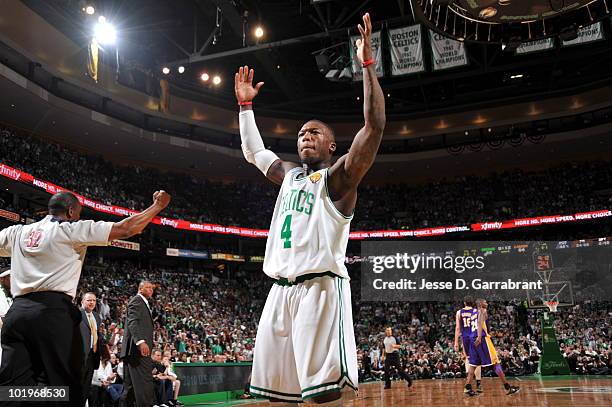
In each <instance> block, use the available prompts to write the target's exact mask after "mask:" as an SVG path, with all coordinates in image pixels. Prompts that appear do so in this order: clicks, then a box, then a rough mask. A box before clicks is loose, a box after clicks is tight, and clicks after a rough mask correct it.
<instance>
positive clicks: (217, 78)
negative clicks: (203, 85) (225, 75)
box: [213, 75, 221, 85]
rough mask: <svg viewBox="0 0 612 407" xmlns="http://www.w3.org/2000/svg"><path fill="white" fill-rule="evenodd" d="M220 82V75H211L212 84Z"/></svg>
mask: <svg viewBox="0 0 612 407" xmlns="http://www.w3.org/2000/svg"><path fill="white" fill-rule="evenodd" d="M220 83H221V77H220V76H219V75H215V76H214V77H213V84H214V85H219V84H220Z"/></svg>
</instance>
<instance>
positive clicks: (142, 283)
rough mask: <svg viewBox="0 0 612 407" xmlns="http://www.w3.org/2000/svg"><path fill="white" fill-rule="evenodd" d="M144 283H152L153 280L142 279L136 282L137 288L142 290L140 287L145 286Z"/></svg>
mask: <svg viewBox="0 0 612 407" xmlns="http://www.w3.org/2000/svg"><path fill="white" fill-rule="evenodd" d="M145 284H151V285H153V282H152V281H150V280H142V281H141V282H140V283H139V284H138V290H139V291H140V290H142V287H144V286H145Z"/></svg>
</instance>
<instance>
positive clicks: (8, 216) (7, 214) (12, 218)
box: [0, 209, 21, 222]
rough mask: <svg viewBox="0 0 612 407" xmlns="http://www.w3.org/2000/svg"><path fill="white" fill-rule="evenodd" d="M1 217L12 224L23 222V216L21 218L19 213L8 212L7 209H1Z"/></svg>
mask: <svg viewBox="0 0 612 407" xmlns="http://www.w3.org/2000/svg"><path fill="white" fill-rule="evenodd" d="M0 217H1V218H4V219H8V220H10V221H12V222H19V221H20V220H21V216H19V214H18V213H15V212H11V211H7V210H5V209H0Z"/></svg>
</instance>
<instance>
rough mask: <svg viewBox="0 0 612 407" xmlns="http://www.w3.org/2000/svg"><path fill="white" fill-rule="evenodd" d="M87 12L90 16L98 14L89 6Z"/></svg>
mask: <svg viewBox="0 0 612 407" xmlns="http://www.w3.org/2000/svg"><path fill="white" fill-rule="evenodd" d="M85 12H86V13H87V14H89V15H92V14H94V13H95V12H96V9H95V8H94V7H93V6H87V7H85Z"/></svg>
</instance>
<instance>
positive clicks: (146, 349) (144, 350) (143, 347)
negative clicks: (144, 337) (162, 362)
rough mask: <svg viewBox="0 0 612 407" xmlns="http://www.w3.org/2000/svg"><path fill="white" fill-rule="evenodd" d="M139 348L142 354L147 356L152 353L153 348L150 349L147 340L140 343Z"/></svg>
mask: <svg viewBox="0 0 612 407" xmlns="http://www.w3.org/2000/svg"><path fill="white" fill-rule="evenodd" d="M138 349H139V350H140V354H141V355H142V356H144V357H147V356H149V355H150V354H151V350H150V349H149V345H147V343H146V342H143V343H141V344H140V345H138Z"/></svg>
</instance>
